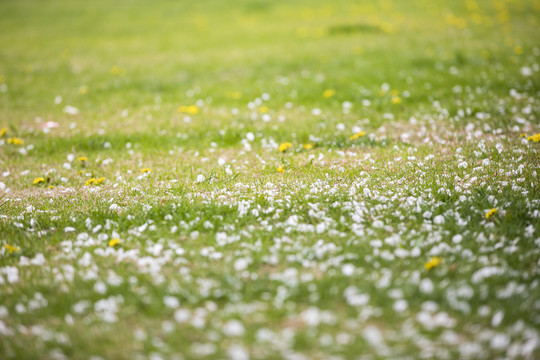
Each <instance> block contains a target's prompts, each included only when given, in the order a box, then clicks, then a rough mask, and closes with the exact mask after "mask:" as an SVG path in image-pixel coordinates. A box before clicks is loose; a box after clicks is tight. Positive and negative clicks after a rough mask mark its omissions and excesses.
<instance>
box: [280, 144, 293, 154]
mask: <svg viewBox="0 0 540 360" xmlns="http://www.w3.org/2000/svg"><path fill="white" fill-rule="evenodd" d="M291 147H292V144H291V143H290V142H284V143H281V144H280V145H279V148H278V149H279V152H285V151H287V150H289V149H290V148H291Z"/></svg>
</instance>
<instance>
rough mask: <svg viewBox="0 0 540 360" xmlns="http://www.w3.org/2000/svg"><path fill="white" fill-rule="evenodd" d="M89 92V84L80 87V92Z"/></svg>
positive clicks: (82, 93)
mask: <svg viewBox="0 0 540 360" xmlns="http://www.w3.org/2000/svg"><path fill="white" fill-rule="evenodd" d="M87 92H88V86H86V85H83V86H81V87H80V88H79V94H81V95H84V94H86V93H87Z"/></svg>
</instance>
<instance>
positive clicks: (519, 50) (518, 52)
mask: <svg viewBox="0 0 540 360" xmlns="http://www.w3.org/2000/svg"><path fill="white" fill-rule="evenodd" d="M514 53H515V54H516V55H521V54H523V48H522V47H521V46H519V45H516V46H514Z"/></svg>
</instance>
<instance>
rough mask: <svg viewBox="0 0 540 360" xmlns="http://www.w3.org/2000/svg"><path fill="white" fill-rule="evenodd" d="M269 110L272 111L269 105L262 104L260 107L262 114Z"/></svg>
mask: <svg viewBox="0 0 540 360" xmlns="http://www.w3.org/2000/svg"><path fill="white" fill-rule="evenodd" d="M268 111H270V109H268V107H266V106H261V107H260V108H259V112H260V113H261V114H266V113H267V112H268Z"/></svg>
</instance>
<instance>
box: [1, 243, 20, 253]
mask: <svg viewBox="0 0 540 360" xmlns="http://www.w3.org/2000/svg"><path fill="white" fill-rule="evenodd" d="M4 247H5V248H6V250H7V251H9V253H10V254H13V253H14V252H17V251H19V250H20V249H19V247H18V246H13V245H9V244H4Z"/></svg>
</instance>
